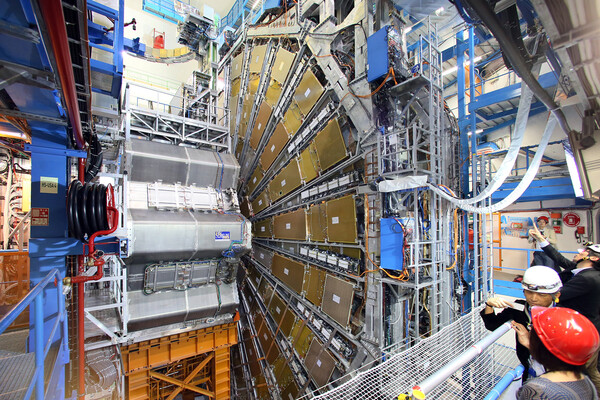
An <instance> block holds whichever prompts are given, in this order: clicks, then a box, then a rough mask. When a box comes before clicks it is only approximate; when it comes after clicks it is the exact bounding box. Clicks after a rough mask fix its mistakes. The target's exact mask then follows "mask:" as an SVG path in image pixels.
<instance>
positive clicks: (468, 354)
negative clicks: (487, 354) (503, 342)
mask: <svg viewBox="0 0 600 400" xmlns="http://www.w3.org/2000/svg"><path fill="white" fill-rule="evenodd" d="M510 329H511V325H510V321H509V322H505V323H504V324H502V325H501V326H500V327H499V328H498V329H496V330H495V331H494V332H492V333H490V334H489V335H487V336H486V337H484V338H483V339H481V340H480V341H479V342H477V343H475V344H474V345H472V346H471V347H470V348H468V349H467V350H466V351H465V352H464V353H462V354H460V355H459V356H458V357H457V358H456V359H454V361H452V362H450V363H448V364H446V365H445V366H443V367H442V368H440V369H438V370H437V371H436V372H435V373H434V374H433V375H431V376H429V377H428V378H427V379H425V380H424V381H423V382H422V383H421V384H420V385H416V386H414V387H413V394H411V396H412V398H413V399H416V398H423V397H422V395H423V394H424V395H427V393H429V392H431V391H432V390H433V389H435V388H436V387H437V386H439V385H440V384H441V383H442V382H445V381H446V379H448V378H449V377H450V376H452V374H454V373H455V372H456V371H458V370H459V369H460V368H461V367H463V366H465V365H466V364H467V363H468V362H469V361H471V360H473V359H474V358H475V357H477V356H479V355H480V354H481V353H483V351H484V350H485V349H487V348H488V347H489V346H491V345H492V344H493V343H494V342H496V340H498V339H499V338H500V337H501V336H502V335H504V334H505V333H506V332H508V331H509V330H510ZM414 392H418V393H419V395H420V396H419V397H417V396H416V395H417V393H414Z"/></svg>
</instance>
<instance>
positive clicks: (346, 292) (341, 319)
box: [322, 275, 354, 327]
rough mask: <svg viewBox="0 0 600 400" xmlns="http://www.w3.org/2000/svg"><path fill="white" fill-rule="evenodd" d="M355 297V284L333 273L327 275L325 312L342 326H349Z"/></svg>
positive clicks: (323, 307)
mask: <svg viewBox="0 0 600 400" xmlns="http://www.w3.org/2000/svg"><path fill="white" fill-rule="evenodd" d="M353 298H354V285H353V284H352V283H350V282H346V281H344V280H342V279H339V278H336V277H334V276H333V275H327V277H326V279H325V288H324V289H323V305H322V309H323V312H325V313H327V315H329V316H330V317H331V318H333V319H334V320H335V321H337V322H338V323H339V324H340V325H341V326H343V327H346V326H348V322H349V319H350V308H351V307H352V299H353Z"/></svg>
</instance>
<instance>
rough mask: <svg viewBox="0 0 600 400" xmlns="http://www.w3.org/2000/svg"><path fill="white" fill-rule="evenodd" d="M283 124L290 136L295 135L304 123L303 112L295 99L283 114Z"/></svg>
mask: <svg viewBox="0 0 600 400" xmlns="http://www.w3.org/2000/svg"><path fill="white" fill-rule="evenodd" d="M283 124H284V125H285V129H287V131H288V134H289V135H290V137H291V136H294V134H295V133H296V131H297V130H298V128H300V125H302V113H301V112H300V109H299V108H298V105H296V103H295V102H294V101H292V103H291V104H290V107H289V108H288V110H287V111H286V112H285V114H284V115H283Z"/></svg>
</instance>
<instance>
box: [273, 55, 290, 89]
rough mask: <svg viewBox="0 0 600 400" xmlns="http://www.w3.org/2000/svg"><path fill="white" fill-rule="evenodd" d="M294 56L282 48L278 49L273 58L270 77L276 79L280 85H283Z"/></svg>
mask: <svg viewBox="0 0 600 400" xmlns="http://www.w3.org/2000/svg"><path fill="white" fill-rule="evenodd" d="M295 57H296V54H294V53H292V52H290V51H287V50H286V49H284V48H283V47H280V48H279V50H278V51H277V55H276V56H275V61H274V62H273V67H272V68H271V76H272V77H273V78H274V79H276V80H277V81H278V82H279V83H281V84H282V85H283V84H284V83H285V80H286V78H287V75H288V72H289V71H290V69H291V68H292V65H293V64H294V58H295Z"/></svg>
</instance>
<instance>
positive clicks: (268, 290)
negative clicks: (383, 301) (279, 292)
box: [256, 279, 273, 304]
mask: <svg viewBox="0 0 600 400" xmlns="http://www.w3.org/2000/svg"><path fill="white" fill-rule="evenodd" d="M256 290H257V291H258V294H259V295H260V297H261V298H262V301H263V303H265V304H268V303H269V301H270V299H271V297H272V296H273V287H272V286H271V284H270V283H269V282H268V281H267V280H266V279H263V280H262V281H260V285H258V288H257V289H256Z"/></svg>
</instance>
